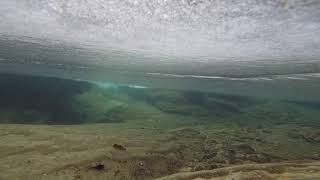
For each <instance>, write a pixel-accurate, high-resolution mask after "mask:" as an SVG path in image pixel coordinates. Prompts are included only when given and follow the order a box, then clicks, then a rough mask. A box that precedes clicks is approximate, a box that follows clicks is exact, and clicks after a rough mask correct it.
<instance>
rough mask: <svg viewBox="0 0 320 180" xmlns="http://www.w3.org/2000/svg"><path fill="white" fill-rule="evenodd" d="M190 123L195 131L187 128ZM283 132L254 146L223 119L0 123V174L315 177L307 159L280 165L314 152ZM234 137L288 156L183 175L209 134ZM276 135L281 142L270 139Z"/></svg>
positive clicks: (21, 177)
mask: <svg viewBox="0 0 320 180" xmlns="http://www.w3.org/2000/svg"><path fill="white" fill-rule="evenodd" d="M191 128H193V129H196V130H198V131H195V132H193V130H192V129H191ZM190 129H191V130H190ZM284 129H285V128H284V127H278V130H277V128H274V129H271V130H272V131H273V133H271V134H270V135H268V137H266V143H262V144H261V142H256V141H254V142H253V140H252V139H253V137H254V136H256V134H252V133H251V134H250V133H249V134H248V135H247V137H244V136H245V135H246V134H245V133H243V131H242V129H241V128H239V127H237V126H234V127H233V126H230V125H228V124H226V125H223V124H219V125H218V124H217V125H211V126H206V127H201V126H194V127H193V126H189V127H188V128H186V129H183V128H178V129H159V128H152V127H142V126H141V127H139V126H137V127H136V128H132V126H129V124H126V123H123V124H91V125H72V126H46V125H0V179H1V180H25V179H26V180H28V179H30V180H31V179H32V180H34V179H66V180H69V179H70V180H75V179H88V180H89V179H95V180H99V179H123V180H124V179H138V180H140V179H156V178H161V177H163V179H168V180H171V179H200V178H207V179H210V178H211V179H216V178H219V177H221V178H222V179H257V178H256V177H260V176H261V177H264V178H266V179H268V178H269V179H270V178H271V179H279V178H280V179H318V178H319V179H320V168H319V164H320V162H319V161H313V162H312V163H313V164H310V163H311V162H309V161H308V162H307V163H306V162H295V163H289V164H288V163H287V164H283V162H284V161H288V160H289V161H291V160H293V159H294V158H292V157H296V159H312V158H314V157H316V155H317V154H315V153H317V152H320V151H319V150H320V148H319V146H318V145H314V144H310V146H309V144H308V143H305V142H304V141H303V140H301V139H297V140H294V141H290V140H288V137H285V136H284V135H281V132H283V131H284ZM197 132H201V133H199V134H197ZM181 133H182V134H181ZM237 138H240V139H241V138H243V139H244V140H243V142H245V143H250V142H252V145H253V146H254V147H255V148H256V149H257V150H259V151H263V152H268V151H270V153H272V154H273V155H274V154H277V153H278V154H279V155H281V154H283V155H281V157H285V158H287V159H282V158H279V159H277V158H273V159H272V160H275V161H277V162H279V163H277V162H272V163H271V164H270V163H269V164H265V165H241V166H239V165H238V166H235V167H229V166H231V165H230V164H229V165H222V166H228V167H226V168H222V169H219V168H218V169H214V170H205V171H203V170H202V171H201V169H200V170H199V171H198V170H197V172H189V171H195V169H194V167H196V165H195V164H197V163H198V161H199V159H201V158H199V157H202V156H203V153H204V152H205V151H206V149H205V148H206V144H209V142H210V141H213V140H214V139H215V140H216V141H217V142H214V143H215V147H220V146H223V143H230V144H233V143H234V142H236V141H239V139H237ZM276 139H279V140H280V141H283V143H281V142H272V141H273V140H276ZM269 142H270V143H269ZM259 143H260V144H261V146H260V144H259ZM268 143H269V144H268ZM113 144H118V145H122V146H123V147H125V148H126V150H118V149H115V148H114V147H113ZM307 145H308V146H307ZM281 147H282V148H281ZM292 147H297V148H296V149H294V148H292ZM272 151H273V152H272ZM286 154H287V156H286ZM308 157H310V158H308ZM290 158H292V159H290ZM242 163H246V162H242ZM248 163H250V162H248ZM251 163H252V162H251ZM98 164H103V165H104V169H102V170H99V169H95V168H94V167H96V166H97V165H98ZM235 164H237V163H235ZM206 165H208V164H206ZM192 168H193V169H192ZM266 169H267V170H266ZM268 169H273V170H272V171H270V170H268ZM226 171H227V172H231V173H225V172H226ZM248 171H250V173H251V174H250V173H248ZM179 172H180V173H179ZM175 173H178V174H175ZM172 174H174V175H172ZM169 175H172V176H169ZM165 176H168V177H165ZM251 176H252V177H251ZM246 177H248V178H246ZM259 179H260V178H259Z"/></svg>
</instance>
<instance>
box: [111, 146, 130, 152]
mask: <svg viewBox="0 0 320 180" xmlns="http://www.w3.org/2000/svg"><path fill="white" fill-rule="evenodd" d="M112 147H113V148H114V149H116V150H120V151H125V150H127V149H126V148H125V147H124V146H122V145H119V144H113V145H112Z"/></svg>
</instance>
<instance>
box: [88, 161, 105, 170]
mask: <svg viewBox="0 0 320 180" xmlns="http://www.w3.org/2000/svg"><path fill="white" fill-rule="evenodd" d="M104 168H105V167H104V164H102V163H95V164H94V165H92V166H91V167H90V169H92V170H97V171H102V170H104Z"/></svg>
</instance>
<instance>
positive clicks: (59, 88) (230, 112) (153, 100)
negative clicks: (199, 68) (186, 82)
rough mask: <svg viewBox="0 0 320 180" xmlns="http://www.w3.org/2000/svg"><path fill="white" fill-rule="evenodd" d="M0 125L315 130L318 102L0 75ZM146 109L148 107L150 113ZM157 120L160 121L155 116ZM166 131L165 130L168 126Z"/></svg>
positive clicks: (317, 122) (318, 123) (319, 110)
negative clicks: (181, 124) (178, 124)
mask: <svg viewBox="0 0 320 180" xmlns="http://www.w3.org/2000/svg"><path fill="white" fill-rule="evenodd" d="M0 78H1V84H0V89H1V91H0V96H1V98H0V99H1V102H0V113H1V117H2V118H1V123H24V124H85V123H123V122H128V121H131V120H133V119H146V120H147V119H150V118H151V119H152V118H157V121H162V120H163V121H165V120H164V119H162V118H168V117H169V118H178V119H181V120H182V119H186V120H182V121H186V122H193V123H196V124H205V123H210V122H219V121H232V122H234V123H238V124H242V125H244V126H252V127H260V126H265V125H278V124H291V123H292V124H299V125H301V126H312V127H319V125H320V122H319V121H318V118H319V117H320V102H319V101H308V100H305V101H303V100H290V99H280V100H279V99H272V98H264V97H258V96H248V95H247V96H244V95H235V94H231V93H210V92H201V91H191V90H189V91H187V90H172V89H160V88H146V87H140V86H125V85H117V84H111V83H108V84H106V83H104V84H102V83H100V84H99V83H90V82H82V81H74V80H65V79H58V78H45V77H37V76H22V75H8V74H2V75H1V76H0ZM150 107H152V108H150ZM161 115H163V116H161ZM167 126H170V124H168V125H167Z"/></svg>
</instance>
